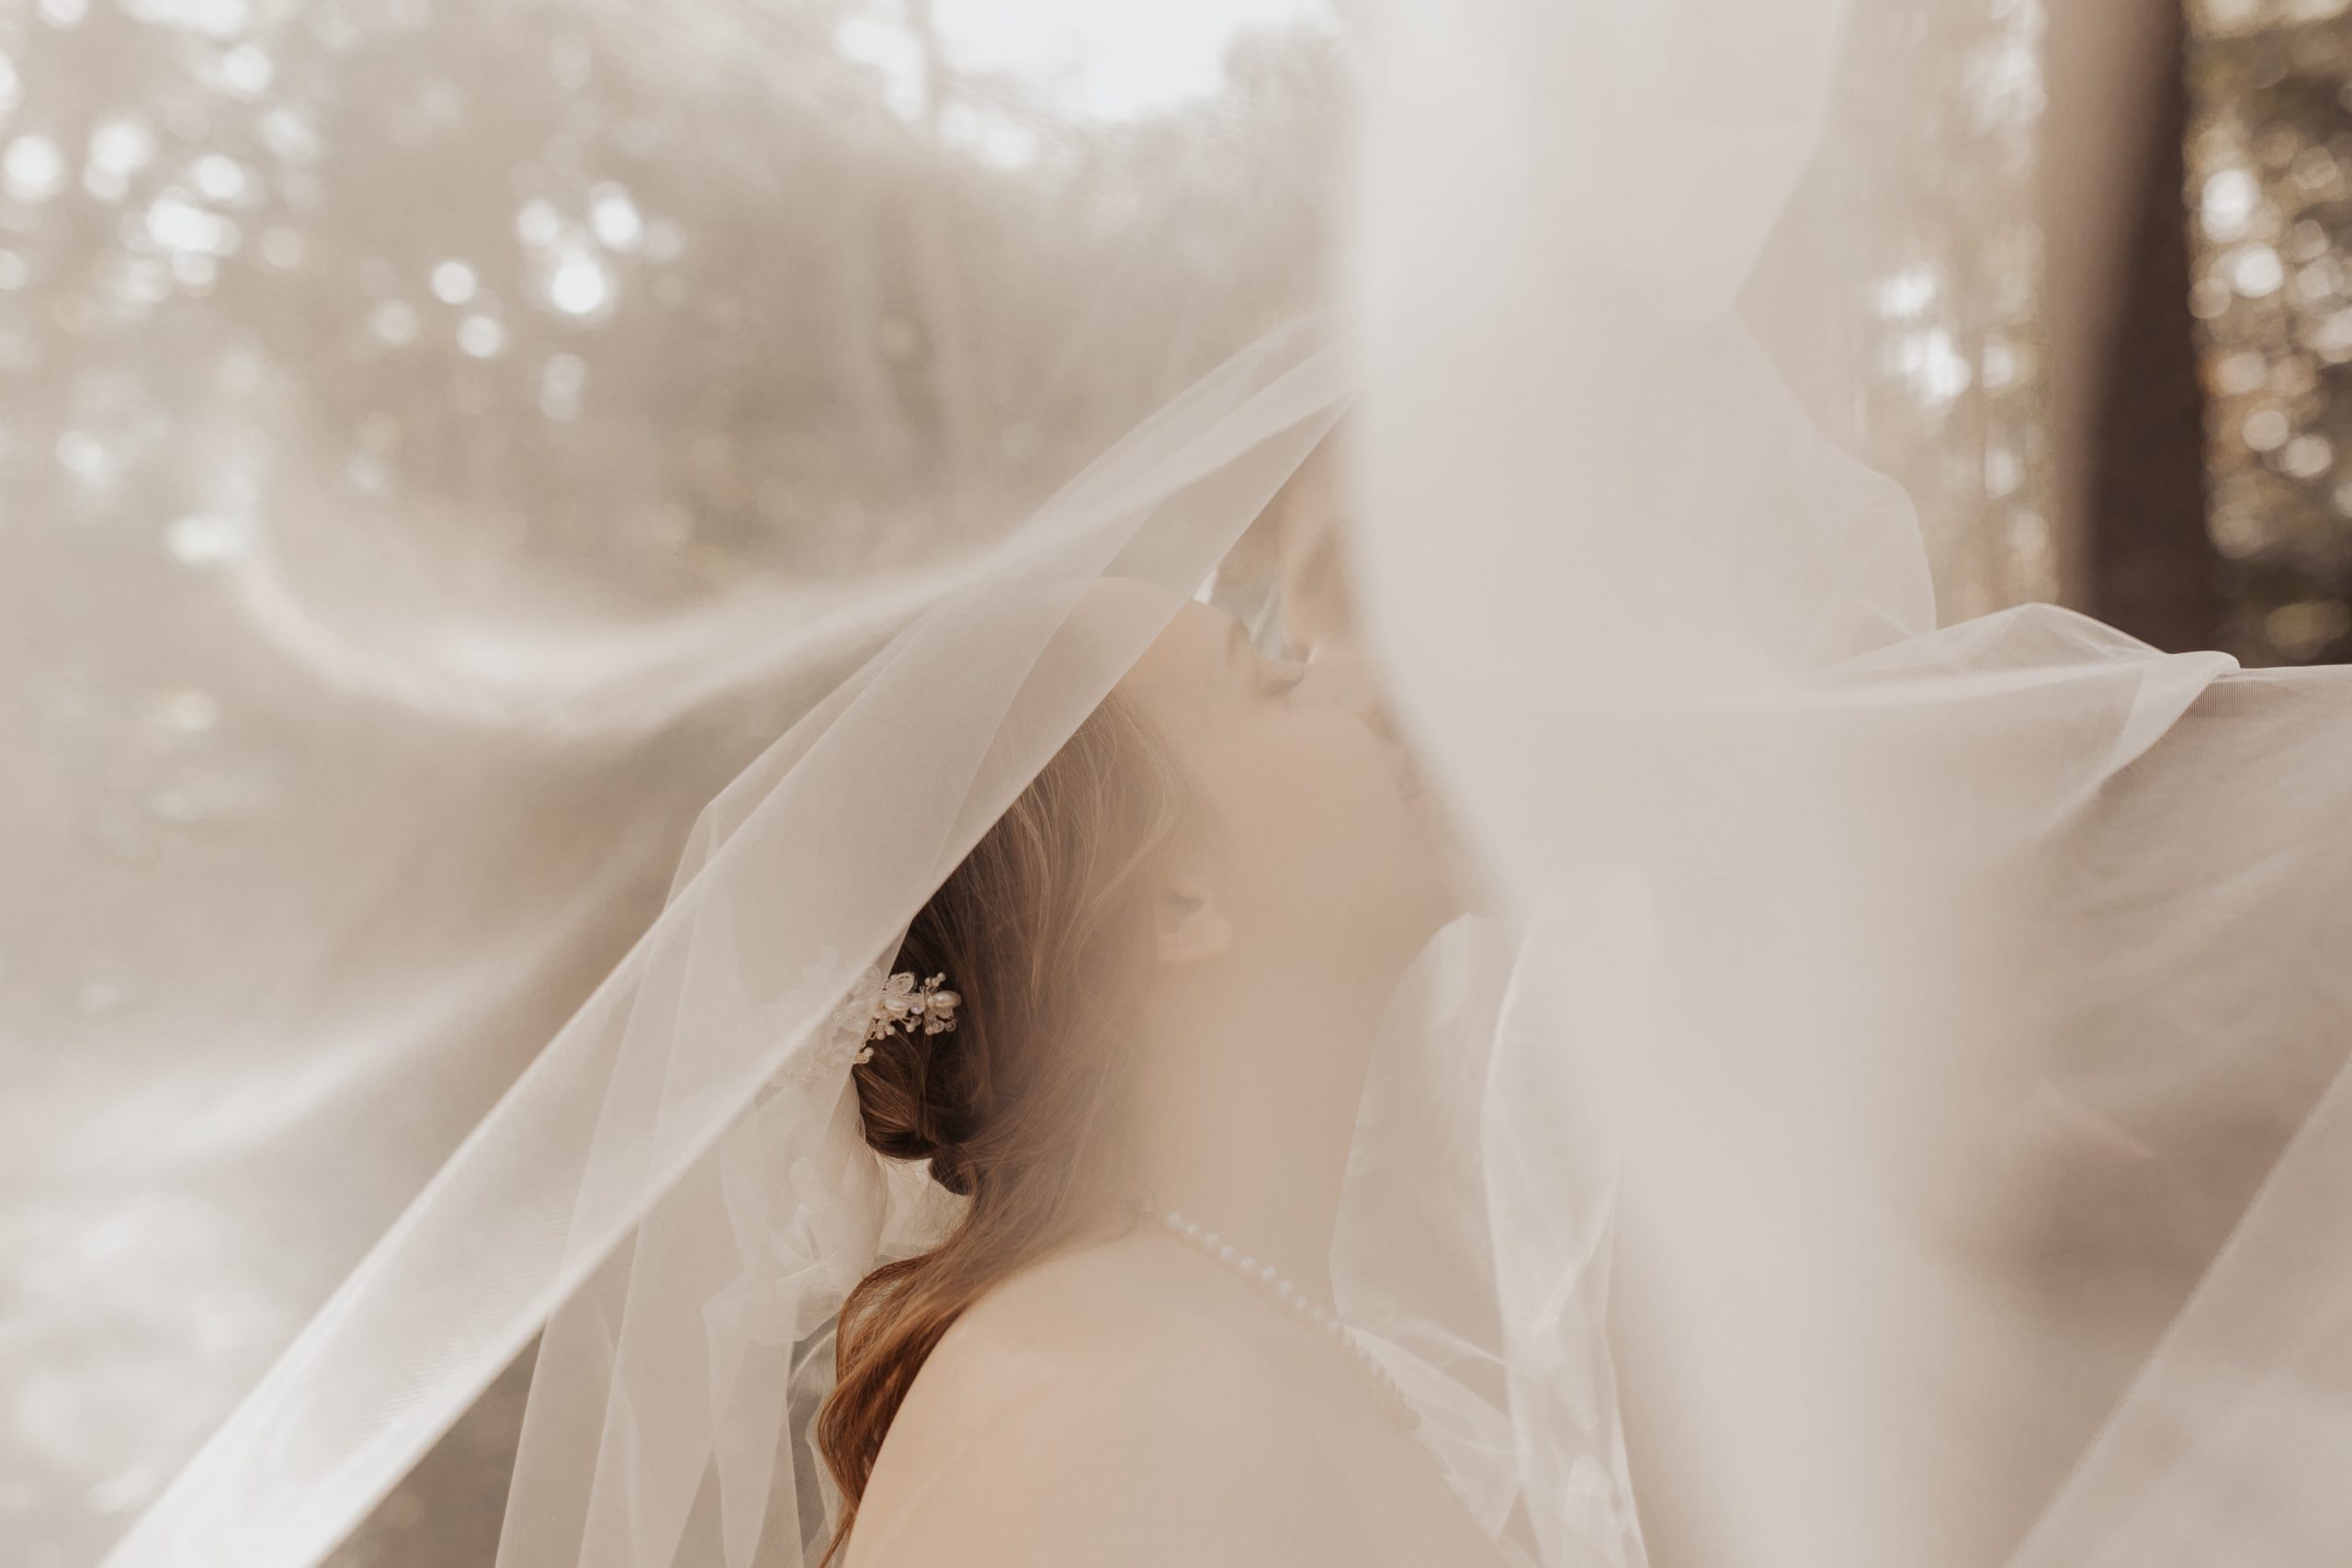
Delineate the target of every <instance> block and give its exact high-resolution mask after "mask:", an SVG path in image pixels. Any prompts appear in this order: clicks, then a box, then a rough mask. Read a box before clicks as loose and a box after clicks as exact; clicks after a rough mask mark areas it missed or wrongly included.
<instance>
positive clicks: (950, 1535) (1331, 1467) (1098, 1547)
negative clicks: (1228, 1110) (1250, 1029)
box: [845, 1230, 1500, 1568]
mask: <svg viewBox="0 0 2352 1568" xmlns="http://www.w3.org/2000/svg"><path fill="white" fill-rule="evenodd" d="M1499 1561H1500V1560H1499V1559H1498V1557H1496V1556H1495V1555H1494V1553H1493V1549H1492V1548H1491V1547H1489V1546H1488V1545H1487V1543H1486V1541H1485V1540H1484V1539H1483V1537H1482V1536H1481V1535H1480V1533H1479V1532H1478V1531H1477V1529H1476V1528H1475V1526H1474V1525H1473V1524H1472V1522H1471V1520H1470V1518H1469V1516H1468V1515H1467V1514H1466V1513H1465V1512H1464V1510H1463V1509H1462V1507H1461V1506H1460V1505H1459V1504H1458V1503H1457V1502H1456V1501H1455V1500H1454V1498H1453V1495H1452V1493H1451V1491H1450V1490H1449V1489H1448V1487H1447V1486H1446V1484H1445V1483H1444V1481H1443V1479H1442V1477H1441V1476H1440V1475H1439V1473H1438V1471H1437V1469H1436V1466H1435V1464H1434V1462H1433V1461H1432V1460H1431V1459H1430V1456H1429V1454H1428V1453H1427V1452H1426V1451H1425V1450H1423V1449H1422V1448H1421V1446H1420V1445H1419V1443H1418V1442H1416V1441H1415V1440H1414V1439H1413V1438H1411V1437H1410V1436H1409V1435H1408V1434H1407V1433H1405V1432H1404V1431H1402V1430H1401V1429H1400V1428H1399V1427H1397V1425H1396V1423H1395V1422H1394V1421H1393V1420H1392V1419H1390V1417H1389V1415H1388V1412H1387V1410H1386V1408H1385V1406H1384V1404H1382V1403H1381V1401H1380V1399H1379V1398H1378V1397H1377V1395H1376V1393H1375V1392H1374V1388H1373V1386H1372V1385H1371V1383H1370V1382H1368V1381H1367V1380H1366V1379H1365V1378H1364V1376H1363V1372H1362V1371H1361V1370H1360V1369H1359V1368H1357V1367H1356V1366H1355V1365H1354V1364H1353V1362H1352V1360H1351V1358H1349V1357H1348V1356H1347V1355H1346V1354H1345V1353H1344V1352H1343V1351H1341V1350H1340V1349H1338V1348H1336V1347H1335V1346H1333V1345H1332V1344H1330V1343H1329V1342H1328V1340H1327V1339H1326V1338H1325V1337H1324V1336H1322V1335H1320V1334H1317V1332H1315V1331H1314V1330H1313V1329H1311V1328H1310V1327H1308V1326H1307V1325H1305V1324H1303V1323H1300V1322H1298V1321H1295V1319H1294V1318H1292V1317H1291V1316H1290V1315H1289V1314H1284V1313H1282V1312H1280V1311H1278V1310H1276V1309H1274V1308H1273V1307H1272V1306H1271V1305H1270V1304H1269V1303H1268V1302H1267V1301H1266V1300H1265V1299H1264V1298H1263V1297H1261V1296H1260V1295H1259V1294H1258V1293H1257V1292H1253V1291H1252V1290H1251V1289H1250V1287H1249V1286H1248V1285H1247V1284H1245V1283H1244V1282H1243V1281H1241V1280H1238V1279H1236V1278H1234V1277H1232V1276H1230V1275H1227V1274H1226V1273H1224V1272H1223V1271H1221V1270H1219V1269H1216V1268H1214V1267H1213V1266H1211V1265H1210V1264H1208V1262H1207V1261H1206V1260H1205V1259H1204V1258H1199V1257H1196V1256H1193V1255H1192V1254H1190V1253H1189V1252H1187V1251H1186V1250H1184V1249H1182V1247H1181V1246H1180V1245H1178V1244H1176V1243H1173V1242H1171V1241H1170V1240H1169V1239H1168V1238H1166V1237H1164V1236H1161V1235H1155V1234H1153V1233H1152V1232H1151V1231H1149V1230H1146V1231H1142V1232H1138V1233H1136V1234H1135V1235H1129V1236H1126V1237H1123V1238H1121V1239H1119V1240H1116V1241H1113V1242H1109V1243H1106V1244H1103V1245H1100V1246H1096V1247H1086V1248H1083V1249H1080V1250H1076V1251H1072V1252H1067V1253H1063V1254H1061V1255H1059V1256H1057V1257H1055V1258H1051V1259H1049V1260H1047V1261H1046V1262H1044V1263H1041V1264H1039V1265H1038V1266H1036V1267H1035V1268H1033V1269H1028V1270H1025V1271H1024V1272H1023V1273H1021V1274H1019V1275H1017V1276H1015V1277H1013V1278H1012V1279H1010V1280H1006V1281H1005V1282H1004V1283H1003V1284H1001V1285H1000V1286H999V1287H997V1288H996V1289H995V1290H992V1291H991V1292H989V1293H988V1294H987V1295H986V1296H985V1297H983V1298H982V1299H981V1300H980V1301H979V1302H978V1303H976V1304H975V1305H974V1306H973V1307H972V1309H971V1310H970V1311H969V1312H967V1313H966V1314H964V1316H963V1317H962V1318H961V1319H959V1320H958V1322H957V1323H956V1325H955V1327H954V1328H952V1329H951V1330H949V1332H948V1333H947V1334H946V1336H945V1337H944V1338H943V1339H942V1340H941V1341H940V1344H939V1347H938V1348H937V1349H936V1350H935V1351H933V1354H932V1356H931V1357H930V1359H928V1360H927V1361H926V1362H925V1363H924V1365H923V1369H922V1372H921V1373H920V1374H919V1375H918V1377H917V1378H916V1380H915V1382H914V1385H913V1387H912V1389H911V1390H910V1393H909V1394H908V1396H907V1399H906V1402H905V1404H903V1405H902V1406H901V1407H900V1409H899V1413H898V1416H897V1417H896V1419H895V1420H894V1421H893V1422H892V1423H891V1426H890V1430H889V1435H888V1438H887V1439H886V1440H885V1442H884V1444H883V1448H882V1451H881V1455H880V1457H879V1459H878V1460H877V1461H876V1465H875V1469H874V1473H873V1477H872V1480H871V1482H870V1483H869V1484H868V1486H867V1489H866V1492H865V1497H864V1500H863V1502H862V1504H861V1506H860V1507H859V1510H858V1517H857V1524H856V1528H855V1531H854V1534H853V1535H852V1537H851V1539H850V1541H849V1543H848V1546H847V1549H846V1553H845V1564H846V1568H930V1565H932V1564H942V1565H944V1564H949V1563H954V1564H956V1565H958V1568H972V1565H986V1564H998V1563H1001V1564H1006V1565H1008V1568H1010V1565H1012V1564H1016V1563H1018V1564H1022V1565H1023V1568H1055V1565H1058V1564H1069V1565H1071V1568H1076V1565H1078V1564H1081V1563H1083V1564H1089V1565H1094V1564H1102V1563H1106V1562H1119V1563H1123V1564H1136V1565H1139V1568H1152V1565H1160V1564H1166V1565H1169V1568H1174V1565H1177V1564H1187V1565H1190V1564H1202V1563H1216V1564H1219V1565H1226V1564H1230V1565H1233V1568H1256V1565H1259V1564H1264V1565H1267V1568H1273V1565H1276V1564H1280V1565H1282V1568H1294V1565H1296V1568H1315V1565H1319V1564H1331V1565H1334V1568H1337V1565H1339V1564H1342V1563H1345V1564H1350V1565H1363V1564H1384V1563H1397V1564H1400V1565H1401V1564H1405V1563H1412V1564H1417V1565H1451V1564H1462V1565H1464V1568H1473V1565H1477V1568H1483V1565H1486V1564H1492V1563H1496V1562H1499Z"/></svg>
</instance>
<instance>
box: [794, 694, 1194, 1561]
mask: <svg viewBox="0 0 2352 1568" xmlns="http://www.w3.org/2000/svg"><path fill="white" fill-rule="evenodd" d="M1184 820H1185V811H1184V793H1183V790H1182V786H1181V783H1180V780H1179V779H1178V776H1177V774H1176V773H1175V771H1174V769H1173V768H1172V767H1171V766H1170V762H1169V760H1168V758H1167V756H1166V753H1165V751H1164V749H1163V748H1162V747H1161V746H1160V745H1159V741H1158V739H1157V738H1156V737H1155V736H1154V735H1152V734H1151V733H1150V731H1149V730H1148V728H1147V727H1146V726H1145V725H1144V723H1143V722H1142V720H1141V719H1140V717H1139V716H1137V715H1136V714H1135V712H1134V711H1133V710H1132V708H1130V707H1129V706H1128V705H1125V703H1123V702H1122V701H1121V700H1120V699H1119V697H1118V696H1117V695H1116V694H1113V695H1112V696H1111V697H1110V698H1109V699H1107V700H1106V701H1105V702H1104V703H1103V705H1101V706H1100V707H1099V708H1097V709H1096V710H1095V711H1094V712H1093V713H1092V714H1091V715H1090V716H1088V717H1087V719H1086V720H1085V722H1084V723H1083V724H1081V725H1080V727H1079V728H1078V731H1077V732H1076V734H1074V735H1073V736H1072V737H1071V738H1070V739H1069V741H1068V742H1067V743H1066V744H1065V745H1064V746H1063V747H1062V748H1061V750H1059V751H1058V752H1057V753H1056V754H1055V756H1054V757H1053V759H1052V761H1049V762H1047V763H1046V767H1045V769H1044V771H1043V772H1042V773H1039V774H1038V775H1037V777H1036V779H1035V781H1034V782H1033V783H1031V784H1030V785H1029V787H1028V788H1027V789H1025V790H1023V792H1022V794H1021V795H1020V796H1019V797H1018V798H1017V799H1015V800H1014V801H1013V803H1012V807H1011V808H1010V809H1008V810H1007V811H1006V812H1005V814H1004V815H1003V816H1002V817H1001V818H999V819H998V820H997V821H996V823H995V824H994V825H993V826H991V827H990V828H989V830H988V832H987V833H986V834H985V835H983V836H982V838H981V839H980V841H979V842H978V844H977V845H976V846H975V847H974V848H973V850H972V852H971V853H970V854H968V855H967V856H966V857H965V859H964V861H963V862H962V863H961V864H959V865H957V866H956V870H955V872H954V874H951V875H950V876H949V877H948V878H947V880H946V882H945V883H944V884H943V885H942V886H941V887H940V888H939V890H938V892H936V893H934V894H933V896H932V897H931V899H930V901H929V902H928V903H926V904H925V905H924V906H923V907H922V910H921V912H920V913H918V914H917V915H916V916H915V918H914V920H913V922H912V923H911V924H910V927H909V928H908V931H907V937H906V941H905V942H904V944H903V945H902V946H901V947H900V948H899V955H898V959H897V961H896V963H895V964H892V968H893V969H894V970H911V971H912V972H913V973H915V974H916V975H918V976H932V975H944V976H946V977H947V982H946V983H947V986H948V987H949V988H951V989H953V990H955V991H956V992H958V993H959V994H960V995H961V997H962V998H963V1000H962V1003H961V1005H960V1006H959V1007H958V1008H957V1010H956V1028H955V1029H954V1030H953V1031H952V1032H946V1033H941V1034H922V1033H915V1034H905V1033H893V1034H891V1035H889V1036H888V1038H886V1039H884V1040H881V1041H878V1042H876V1043H875V1046H874V1055H873V1058H872V1059H871V1060H870V1061H867V1062H865V1063H864V1064H862V1065H860V1066H858V1067H857V1068H856V1069H855V1070H854V1073H853V1075H852V1078H853V1081H854V1084H855V1085H856V1089H857V1097H858V1106H859V1111H860V1113H861V1115H862V1117H863V1119H864V1122H865V1140H866V1142H867V1144H868V1145H871V1146H872V1147H873V1148H874V1149H875V1150H876V1151H877V1152H878V1153H880V1154H882V1155H885V1156H888V1157H890V1158H893V1159H902V1160H917V1159H921V1160H928V1161H929V1162H930V1168H931V1175H932V1177H933V1179H935V1180H936V1181H938V1182H939V1184H940V1185H941V1186H943V1187H944V1188H946V1189H947V1190H949V1191H951V1192H955V1193H959V1194H961V1195H963V1196H964V1197H966V1198H967V1200H968V1202H967V1205H966V1206H965V1208H964V1211H963V1213H962V1214H961V1215H960V1217H959V1218H958V1219H957V1220H956V1224H955V1225H954V1226H953V1228H952V1229H951V1230H950V1231H949V1233H948V1234H947V1235H946V1236H945V1238H944V1239H943V1240H942V1241H941V1242H940V1243H939V1245H938V1246H936V1247H933V1249H932V1250H931V1251H929V1252H925V1253H922V1254H920V1255H918V1256H916V1257H912V1258H901V1259H899V1260H898V1261H896V1262H892V1263H888V1264H885V1265H883V1266H882V1267H881V1268H879V1269H876V1270H874V1272H873V1273H871V1274H868V1275H867V1276H866V1277H865V1279H864V1280H861V1281H859V1283H858V1285H857V1286H856V1288H855V1289H854V1290H853V1291H851V1292H850V1293H849V1296H848V1299H847V1300H846V1301H845V1302H844V1303H842V1312H841V1321H840V1325H839V1333H838V1336H837V1337H836V1341H835V1356H836V1373H835V1381H834V1385H833V1390H832V1393H831V1394H830V1395H829V1396H828V1397H827V1399H826V1401H825V1404H824V1407H823V1409H822V1410H820V1412H819V1414H818V1416H817V1426H816V1447H817V1450H818V1451H819V1452H820V1454H821V1455H823V1457H824V1461H825V1464H826V1467H827V1468H828V1469H829V1470H830V1471H831V1472H832V1477H833V1481H834V1483H835V1484H836V1485H838V1486H839V1487H840V1489H841V1494H842V1511H841V1517H840V1518H839V1520H838V1522H837V1523H836V1524H835V1526H834V1529H833V1535H832V1540H831V1543H830V1544H829V1545H828V1546H827V1548H826V1551H825V1559H824V1561H826V1562H831V1560H832V1558H833V1557H834V1556H835V1555H836V1554H837V1553H838V1552H839V1551H841V1549H842V1545H843V1544H844V1543H845V1542H846V1541H847V1540H848V1539H849V1532H850V1528H851V1526H852V1525H853V1524H854V1522H855V1519H856V1517H857V1508H858V1504H859V1502H860V1501H861V1499H862V1498H863V1497H864V1496H865V1487H866V1483H867V1482H868V1480H869V1479H870V1478H871V1477H872V1475H873V1473H874V1461H875V1459H876V1455H878V1454H879V1453H880V1452H881V1450H882V1439H883V1437H884V1436H885V1434H887V1433H888V1430H889V1427H890V1422H891V1420H892V1419H893V1418H894V1417H895V1416H897V1415H898V1412H899V1405H900V1404H902V1403H903V1402H904V1401H905V1399H906V1396H907V1391H908V1389H909V1388H910V1387H911V1386H912V1384H913V1382H914V1380H915V1374H916V1373H918V1372H920V1371H922V1366H923V1362H924V1361H925V1360H926V1359H928V1358H929V1357H930V1355H931V1352H932V1350H933V1348H934V1347H936V1346H937V1345H938V1343H939V1341H940V1338H941V1337H942V1336H943V1335H944V1334H945V1333H946V1332H947V1330H948V1328H949V1326H950V1325H953V1324H954V1323H955V1322H956V1319H957V1318H958V1317H960V1316H962V1315H963V1314H964V1312H965V1311H966V1310H967V1308H969V1307H970V1306H971V1305H972V1303H974V1302H976V1301H978V1299H979V1298H980V1296H981V1295H983V1294H984V1293H985V1292H987V1291H988V1290H989V1288H990V1287H991V1286H993V1285H994V1284H996V1283H997V1282H998V1281H1000V1280H1003V1279H1005V1278H1006V1277H1007V1276H1009V1275H1011V1274H1012V1273H1013V1272H1014V1271H1015V1270H1017V1269H1021V1268H1023V1267H1024V1266H1025V1265H1027V1264H1029V1263H1031V1262H1034V1261H1035V1260H1036V1259H1038V1258H1042V1257H1043V1256H1045V1255H1046V1254H1047V1253H1049V1252H1051V1251H1053V1250H1055V1249H1056V1248H1057V1247H1059V1246H1062V1245H1065V1244H1067V1243H1068V1242H1069V1241H1071V1240H1072V1239H1074V1238H1075V1237H1076V1235H1078V1234H1079V1228H1080V1226H1081V1225H1082V1224H1084V1223H1085V1221H1086V1220H1087V1218H1088V1217H1089V1215H1090V1213H1091V1212H1092V1211H1091V1209H1090V1207H1089V1205H1088V1202H1087V1200H1088V1199H1089V1197H1091V1196H1092V1195H1093V1194H1094V1191H1095V1189H1094V1187H1093V1186H1092V1184H1091V1183H1090V1182H1089V1181H1088V1179H1087V1178H1088V1175H1089V1172H1090V1166H1091V1163H1092V1161H1093V1160H1094V1158H1095V1157H1097V1156H1098V1155H1099V1152H1100V1151H1099V1139H1098V1137H1097V1135H1096V1134H1098V1133H1099V1132H1100V1130H1101V1129H1102V1127H1103V1124H1104V1122H1106V1120H1107V1119H1108V1112H1109V1111H1110V1109H1111V1106H1112V1103H1113V1099H1114V1094H1115V1092H1116V1087H1117V1083H1118V1080H1119V1077H1120V1069H1121V1066H1122V1065H1123V1063H1124V1062H1125V1051H1124V1050H1122V1048H1121V1046H1122V1042H1121V1040H1120V1037H1119V1032H1118V1030H1117V1027H1116V1015H1117V1009H1118V1002H1119V998H1120V996H1121V994H1122V993H1123V992H1124V990H1125V987H1126V985H1127V983H1128V982H1129V980H1130V979H1131V977H1132V975H1131V966H1132V965H1133V964H1134V963H1135V962H1136V954H1137V953H1138V952H1139V951H1140V949H1139V946H1138V942H1137V938H1138V937H1139V935H1140V934H1141V933H1142V932H1144V931H1147V930H1148V926H1149V921H1150V919H1151V908H1150V899H1151V896H1152V889H1153V886H1154V879H1153V876H1152V871H1153V869H1154V867H1155V866H1156V865H1157V864H1158V863H1159V861H1160V859H1161V857H1162V856H1163V855H1164V854H1165V853H1166V852H1168V851H1169V850H1170V848H1171V847H1172V846H1173V845H1174V844H1175V842H1176V841H1177V840H1178V839H1179V837H1180V834H1181V833H1182V828H1183V823H1184Z"/></svg>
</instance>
